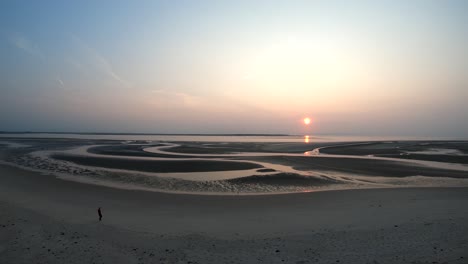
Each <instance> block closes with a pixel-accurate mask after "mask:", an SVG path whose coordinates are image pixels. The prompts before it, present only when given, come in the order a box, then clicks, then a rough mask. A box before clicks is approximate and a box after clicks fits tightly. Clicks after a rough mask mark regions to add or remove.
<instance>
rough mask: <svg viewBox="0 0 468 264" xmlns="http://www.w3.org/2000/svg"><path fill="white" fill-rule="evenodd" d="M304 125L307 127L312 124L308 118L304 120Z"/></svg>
mask: <svg viewBox="0 0 468 264" xmlns="http://www.w3.org/2000/svg"><path fill="white" fill-rule="evenodd" d="M304 124H306V125H308V124H310V118H308V117H306V118H304Z"/></svg>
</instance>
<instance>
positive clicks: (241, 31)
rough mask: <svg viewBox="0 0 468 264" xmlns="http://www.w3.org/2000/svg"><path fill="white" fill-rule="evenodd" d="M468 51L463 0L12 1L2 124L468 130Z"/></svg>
mask: <svg viewBox="0 0 468 264" xmlns="http://www.w3.org/2000/svg"><path fill="white" fill-rule="evenodd" d="M467 47H468V1H463V0H461V1H448V0H446V1H440V0H437V1H429V0H424V1H423V0H421V1H407V0H404V1H394V0H392V1H373V0H372V1H371V0H369V1H251V0H249V1H195V0H193V1H114V0H112V1H110V0H109V1H94V0H93V1H89V2H88V1H46V0H41V1H18V0H15V1H7V0H2V1H0V58H1V60H0V130H3V131H24V130H29V131H80V132H154V133H292V134H303V133H307V134H314V133H329V134H353V135H388V136H390V135H392V136H399V135H408V136H458V137H464V136H467V135H468V48H467ZM304 117H310V118H311V119H312V123H311V125H309V126H305V125H304V124H303V123H302V122H301V120H302V119H303V118H304Z"/></svg>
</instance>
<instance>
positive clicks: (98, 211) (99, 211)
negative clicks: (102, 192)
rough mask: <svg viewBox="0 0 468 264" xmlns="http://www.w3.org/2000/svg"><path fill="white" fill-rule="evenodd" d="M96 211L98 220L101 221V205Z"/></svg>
mask: <svg viewBox="0 0 468 264" xmlns="http://www.w3.org/2000/svg"><path fill="white" fill-rule="evenodd" d="M97 213H98V215H99V221H101V220H102V212H101V207H99V208H98V209H97Z"/></svg>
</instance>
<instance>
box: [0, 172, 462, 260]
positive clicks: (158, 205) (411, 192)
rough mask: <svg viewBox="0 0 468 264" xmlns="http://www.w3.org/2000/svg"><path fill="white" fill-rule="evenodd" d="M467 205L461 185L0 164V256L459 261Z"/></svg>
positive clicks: (71, 258)
mask: <svg viewBox="0 0 468 264" xmlns="http://www.w3.org/2000/svg"><path fill="white" fill-rule="evenodd" d="M467 205H468V188H417V189H416V188H401V189H373V190H349V191H330V192H317V193H303V194H288V195H261V196H201V195H182V194H162V193H156V192H144V191H130V190H119V189H113V188H108V187H103V186H94V185H86V184H81V183H77V182H71V181H64V180H60V179H56V178H55V177H53V176H49V175H41V174H38V173H34V172H29V171H24V170H20V169H17V168H13V167H10V166H6V165H0V208H1V209H0V263H2V264H3V263H468V224H467V223H468V206H467ZM99 206H100V207H102V208H103V214H104V218H103V221H102V222H99V221H98V218H97V212H96V209H97V207H99Z"/></svg>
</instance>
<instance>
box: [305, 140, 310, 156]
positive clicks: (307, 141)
mask: <svg viewBox="0 0 468 264" xmlns="http://www.w3.org/2000/svg"><path fill="white" fill-rule="evenodd" d="M309 142H310V139H309V136H304V143H309ZM306 153H307V152H306ZM304 154H305V153H304ZM306 155H309V154H306Z"/></svg>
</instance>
